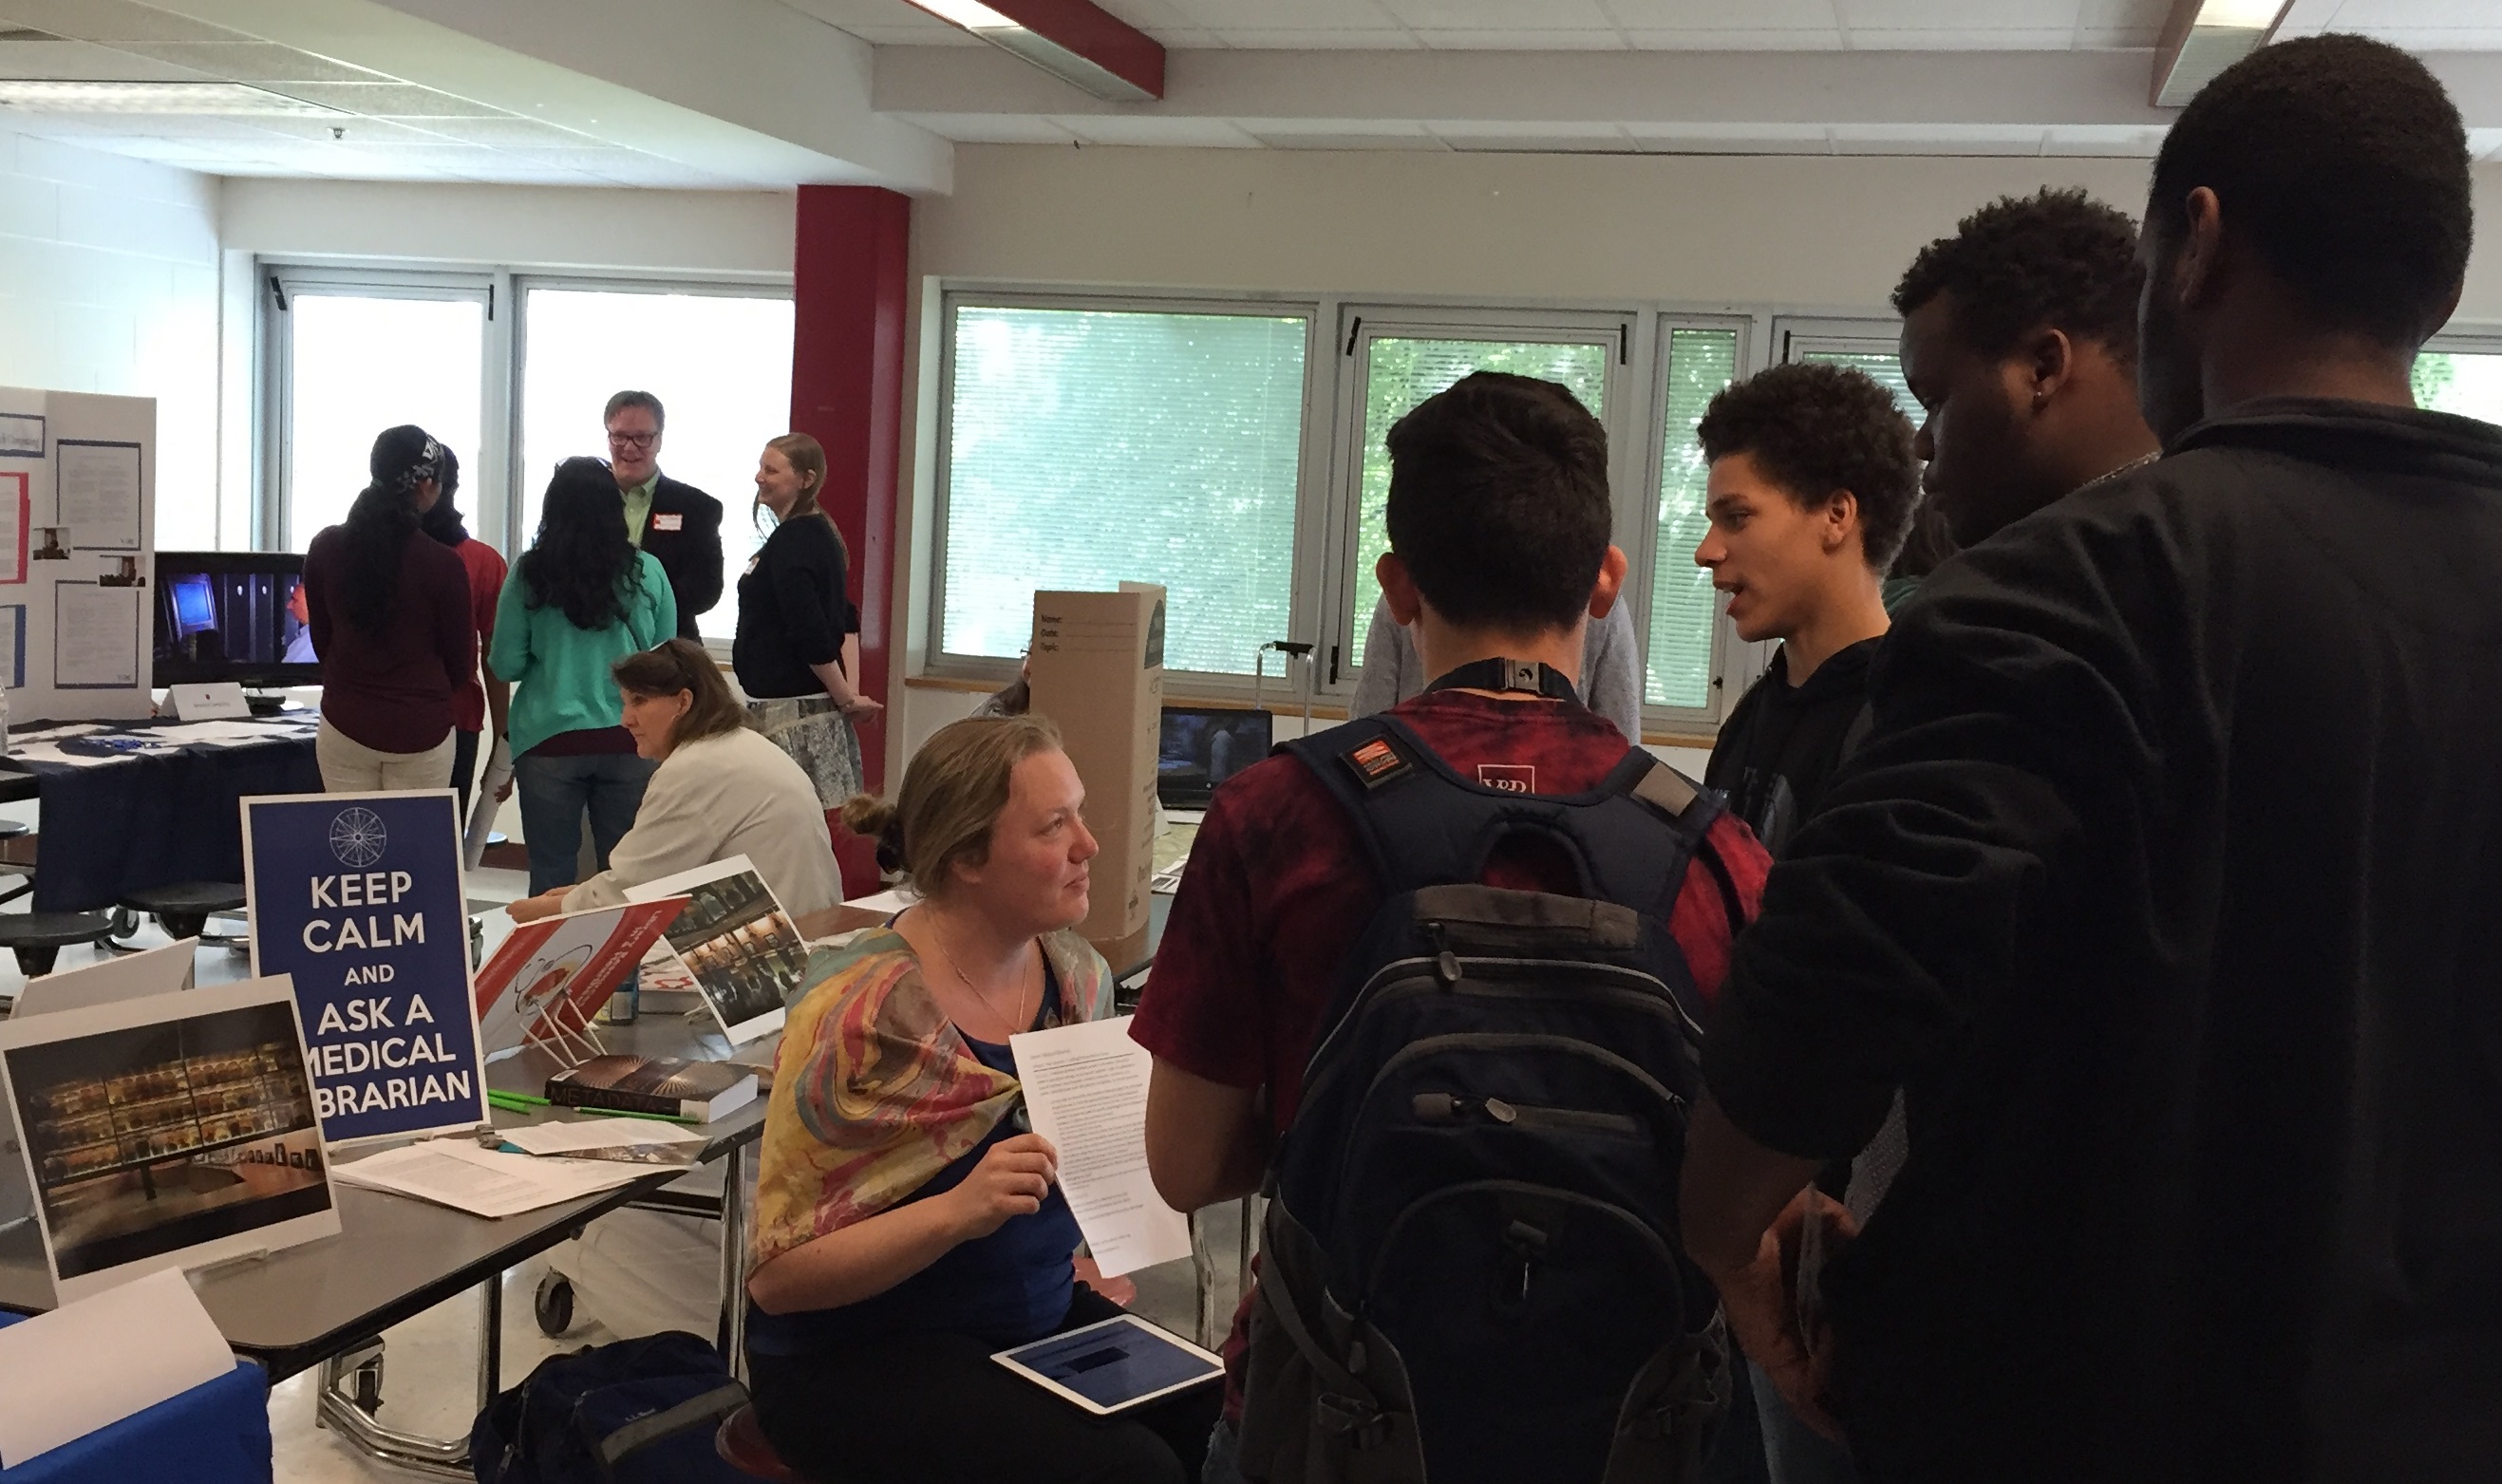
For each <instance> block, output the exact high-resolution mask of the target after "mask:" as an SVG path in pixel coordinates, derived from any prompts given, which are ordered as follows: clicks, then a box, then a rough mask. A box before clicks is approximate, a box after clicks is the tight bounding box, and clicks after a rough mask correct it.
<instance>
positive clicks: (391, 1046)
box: [243, 789, 487, 1143]
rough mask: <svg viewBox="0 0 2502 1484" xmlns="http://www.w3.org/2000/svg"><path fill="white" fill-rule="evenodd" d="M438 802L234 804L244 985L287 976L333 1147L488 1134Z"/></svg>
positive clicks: (460, 914) (443, 812) (444, 810)
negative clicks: (238, 812) (238, 816)
mask: <svg viewBox="0 0 2502 1484" xmlns="http://www.w3.org/2000/svg"><path fill="white" fill-rule="evenodd" d="M455 810H456V803H455V799H454V795H453V793H452V791H451V790H449V789H443V790H437V791H429V792H424V793H298V794H283V795H276V796H269V797H259V798H247V799H245V800H244V801H243V838H244V872H245V890H246V892H247V894H249V895H250V897H251V902H252V971H253V972H254V974H288V975H292V976H293V977H294V980H295V1006H296V1011H297V1013H298V1014H299V1015H300V1016H301V1017H302V1018H303V1021H304V1047H305V1051H306V1054H307V1055H308V1057H309V1058H310V1060H311V1062H312V1067H313V1103H314V1111H315V1112H316V1113H318V1114H319V1115H320V1116H321V1137H322V1138H323V1139H324V1140H326V1141H328V1142H331V1143H338V1142H341V1141H342V1140H347V1139H369V1138H386V1137H395V1136H403V1135H408V1134H416V1133H432V1132H437V1131H441V1130H448V1129H466V1128H470V1127H472V1126H474V1125H477V1124H481V1123H485V1122H486V1121H487V1080H486V1075H485V1070H484V1067H483V1064H482V1062H481V1060H480V1056H479V1051H478V1020H477V1006H476V1002H475V1000H474V999H473V997H472V995H471V993H470V978H469V918H468V901H467V896H466V888H465V887H464V885H463V884H462V880H461V870H460V829H459V824H458V822H457V820H456V816H455Z"/></svg>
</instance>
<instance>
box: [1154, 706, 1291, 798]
mask: <svg viewBox="0 0 2502 1484" xmlns="http://www.w3.org/2000/svg"><path fill="white" fill-rule="evenodd" d="M1275 720H1276V719H1275V718H1274V717H1272V716H1270V715H1269V714H1268V712H1266V711H1244V710H1241V709H1239V708H1236V707H1231V706H1166V708H1165V714H1164V733H1163V736H1162V738H1161V740H1160V741H1159V743H1158V745H1157V748H1156V797H1157V798H1158V799H1160V800H1162V801H1163V803H1164V806H1165V807H1166V808H1167V809H1204V808H1206V807H1207V801H1208V799H1209V798H1211V797H1213V796H1214V795H1215V793H1216V786H1217V785H1218V784H1221V783H1223V782H1225V780H1227V779H1229V778H1231V777H1233V776H1234V774H1236V773H1238V772H1240V771H1242V770H1243V769H1244V768H1247V767H1249V766H1250V765H1251V764H1253V763H1255V762H1257V761H1259V760H1260V759H1263V758H1266V757H1268V747H1269V742H1270V732H1271V730H1272V727H1273V725H1274V723H1275Z"/></svg>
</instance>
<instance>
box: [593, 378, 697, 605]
mask: <svg viewBox="0 0 2502 1484" xmlns="http://www.w3.org/2000/svg"><path fill="white" fill-rule="evenodd" d="M604 421H605V422H606V423H607V426H608V467H609V469H610V471H611V472H613V473H614V474H615V475H616V476H617V491H618V493H619V494H621V495H623V496H624V497H625V534H626V536H627V537H628V538H629V539H631V540H632V541H633V543H634V544H635V545H636V546H638V547H641V548H642V549H643V550H644V551H647V552H649V553H651V554H652V557H653V558H654V559H655V560H657V561H659V564H660V570H662V571H663V572H666V573H667V574H668V575H669V589H670V590H671V591H672V592H673V593H675V594H676V596H677V600H678V633H679V635H680V637H682V638H688V639H695V638H699V637H700V636H699V634H698V633H697V630H696V623H695V621H696V620H697V619H698V618H700V617H701V616H702V615H704V614H706V613H708V612H710V611H711V610H712V607H713V605H714V604H716V603H719V602H720V601H721V590H722V580H723V572H722V555H721V501H719V500H716V499H714V498H713V497H712V496H711V495H708V494H706V493H704V492H703V491H702V490H700V489H696V488H695V487H694V486H693V485H689V484H686V483H683V482H681V481H679V480H674V479H671V478H669V477H668V476H667V475H665V474H662V473H661V472H660V432H661V429H662V428H663V427H664V426H665V425H666V424H667V422H668V414H667V413H666V412H665V411H664V410H662V408H661V406H660V399H659V397H656V396H654V395H653V394H652V393H650V392H648V391H621V392H619V393H617V394H616V395H615V396H612V397H610V398H609V399H608V410H607V413H606V416H605V419H604Z"/></svg>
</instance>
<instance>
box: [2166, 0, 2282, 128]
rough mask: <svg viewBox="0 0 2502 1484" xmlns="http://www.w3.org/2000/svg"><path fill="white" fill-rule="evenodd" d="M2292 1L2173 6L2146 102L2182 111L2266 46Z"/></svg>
mask: <svg viewBox="0 0 2502 1484" xmlns="http://www.w3.org/2000/svg"><path fill="white" fill-rule="evenodd" d="M2291 8H2292V0H2172V16H2171V18H2170V19H2169V20H2167V21H2165V22H2164V27H2163V39H2162V41H2161V43H2160V44H2159V45H2157V46H2156V48H2155V51H2154V81H2153V85H2152V86H2151V88H2150V89H2149V90H2148V94H2147V101H2149V102H2151V103H2152V104H2154V106H2155V107H2157V108H2180V107H2182V106H2183V105H2185V104H2187V103H2188V101H2189V100H2190V99H2191V98H2193V97H2196V96H2197V94H2198V89H2200V88H2202V87H2204V86H2206V85H2207V84H2209V83H2211V82H2213V81H2215V75H2216V74H2217V73H2220V72H2222V71H2223V70H2224V69H2225V68H2227V67H2230V66H2231V65H2233V64H2234V63H2235V62H2238V61H2240V60H2241V59H2242V58H2243V57H2246V56H2248V55H2249V54H2250V53H2251V52H2253V51H2257V50H2258V49H2259V48H2261V47H2264V46H2266V45H2267V42H2268V38H2269V37H2270V36H2272V35H2274V34H2275V32H2276V28H2277V26H2278V24H2279V23H2281V22H2282V20H2283V19H2284V13H2285V12H2286V11H2288V10H2290V9H2291Z"/></svg>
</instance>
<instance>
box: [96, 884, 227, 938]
mask: <svg viewBox="0 0 2502 1484" xmlns="http://www.w3.org/2000/svg"><path fill="white" fill-rule="evenodd" d="M243 904H244V894H243V888H242V887H241V886H240V885H238V884H236V883H234V882H231V881H177V882H172V883H169V884H168V885H165V886H161V887H150V888H148V889H147V890H146V891H144V892H133V893H131V894H129V895H127V896H124V897H123V898H121V901H120V903H119V904H118V911H117V913H116V914H115V915H116V917H117V918H118V922H117V923H116V924H115V927H117V928H118V931H119V933H120V935H121V936H123V937H128V936H129V935H130V934H131V933H133V932H136V931H137V930H138V929H139V917H140V914H142V913H145V914H147V915H148V916H150V917H152V918H154V919H156V926H157V927H162V928H164V929H165V936H167V937H169V938H206V939H208V940H209V941H214V942H225V941H228V940H226V939H223V938H209V935H208V934H206V933H203V932H202V931H201V930H200V929H202V928H203V927H207V926H208V923H209V919H210V918H212V917H214V916H216V915H217V914H219V913H220V912H240V911H242V910H243Z"/></svg>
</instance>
